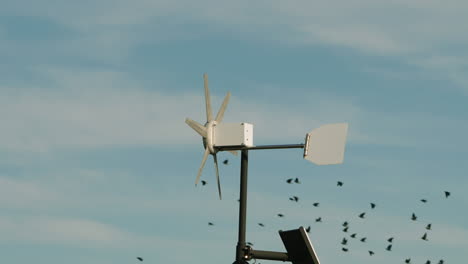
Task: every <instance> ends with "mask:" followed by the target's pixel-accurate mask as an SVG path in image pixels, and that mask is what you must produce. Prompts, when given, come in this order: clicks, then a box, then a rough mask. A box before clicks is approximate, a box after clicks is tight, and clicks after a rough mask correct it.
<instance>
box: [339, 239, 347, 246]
mask: <svg viewBox="0 0 468 264" xmlns="http://www.w3.org/2000/svg"><path fill="white" fill-rule="evenodd" d="M347 243H348V240H347V239H346V238H344V237H343V240H341V245H343V246H345V245H346V244H347Z"/></svg>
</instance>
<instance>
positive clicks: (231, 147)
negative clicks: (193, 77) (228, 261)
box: [185, 73, 348, 264]
mask: <svg viewBox="0 0 468 264" xmlns="http://www.w3.org/2000/svg"><path fill="white" fill-rule="evenodd" d="M203 78H204V86H205V105H206V123H205V125H201V124H200V123H197V122H195V121H193V120H191V119H189V118H186V119H185V122H186V123H187V124H188V125H189V126H190V127H191V128H193V130H195V131H196V132H197V133H198V134H199V135H200V136H202V138H203V146H204V148H205V152H204V154H203V159H202V163H201V166H200V169H199V170H198V174H197V178H196V180H195V185H197V184H198V181H199V180H200V176H201V172H202V170H203V167H204V166H205V163H206V160H207V158H208V154H211V155H212V156H213V160H214V163H215V169H216V180H217V182H218V192H219V198H220V199H221V185H220V181H219V171H218V160H217V157H216V153H217V152H218V151H229V152H233V151H236V150H240V151H241V166H240V195H239V197H240V199H239V232H238V242H237V246H236V261H235V262H234V263H235V264H244V263H247V262H246V261H247V260H250V259H252V258H253V259H267V260H278V261H283V262H284V261H290V262H292V263H293V264H304V263H311V264H320V262H319V260H318V258H317V256H316V254H315V251H314V249H313V246H312V243H311V242H310V239H309V237H308V235H307V232H306V230H305V229H304V227H300V228H299V229H295V230H290V231H284V232H283V231H280V232H279V234H280V236H281V239H282V240H283V243H284V245H285V247H286V250H287V253H283V252H274V251H265V250H254V249H253V248H252V247H251V246H249V245H247V243H246V238H245V235H246V218H247V174H248V160H249V159H248V152H249V151H250V150H262V149H263V150H264V149H289V148H302V149H303V150H304V152H303V158H304V159H305V160H308V161H310V162H312V163H314V164H316V165H331V164H340V163H343V158H344V150H345V145H346V137H347V133H348V124H347V123H335V124H326V125H322V126H320V127H318V128H316V129H313V130H312V131H310V132H309V133H307V134H306V137H305V142H304V143H301V144H287V145H263V146H254V145H253V125H252V124H249V123H221V121H222V119H223V115H224V111H225V110H226V107H227V104H228V102H229V97H230V96H231V94H230V93H229V92H228V93H227V95H226V97H225V98H224V101H223V103H222V105H221V108H220V109H219V111H218V114H217V115H216V118H213V113H212V110H211V100H210V92H209V89H208V76H207V74H206V73H205V74H204V75H203ZM234 153H235V152H234Z"/></svg>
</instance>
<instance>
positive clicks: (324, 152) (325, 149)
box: [304, 123, 348, 165]
mask: <svg viewBox="0 0 468 264" xmlns="http://www.w3.org/2000/svg"><path fill="white" fill-rule="evenodd" d="M347 134H348V124H347V123H337V124H327V125H323V126H320V127H319V128H316V129H314V130H312V131H311V132H310V133H308V134H307V135H306V143H305V146H304V159H306V160H309V161H311V162H313V163H314V164H317V165H331V164H340V163H343V158H344V151H345V145H346V136H347Z"/></svg>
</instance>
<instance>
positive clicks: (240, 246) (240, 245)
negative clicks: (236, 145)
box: [235, 149, 249, 264]
mask: <svg viewBox="0 0 468 264" xmlns="http://www.w3.org/2000/svg"><path fill="white" fill-rule="evenodd" d="M241 153H242V154H241V171H240V197H239V198H240V201H239V238H238V241H237V247H236V262H235V263H237V264H243V263H246V260H245V259H244V248H245V233H246V230H245V229H246V219H247V172H248V164H249V151H248V150H247V149H243V150H242V151H241Z"/></svg>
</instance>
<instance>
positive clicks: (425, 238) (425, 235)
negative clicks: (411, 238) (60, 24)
mask: <svg viewBox="0 0 468 264" xmlns="http://www.w3.org/2000/svg"><path fill="white" fill-rule="evenodd" d="M421 239H422V240H426V241H428V240H427V233H424V235H423V236H422V237H421Z"/></svg>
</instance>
